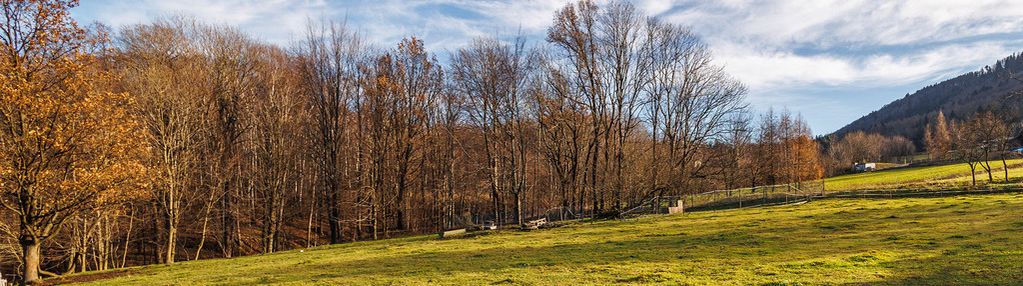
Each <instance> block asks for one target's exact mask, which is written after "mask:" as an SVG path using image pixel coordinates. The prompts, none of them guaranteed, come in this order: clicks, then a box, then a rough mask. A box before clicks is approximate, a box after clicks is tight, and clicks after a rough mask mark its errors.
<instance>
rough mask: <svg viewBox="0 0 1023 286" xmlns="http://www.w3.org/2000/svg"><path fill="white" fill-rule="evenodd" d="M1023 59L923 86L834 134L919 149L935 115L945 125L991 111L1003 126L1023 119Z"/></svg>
mask: <svg viewBox="0 0 1023 286" xmlns="http://www.w3.org/2000/svg"><path fill="white" fill-rule="evenodd" d="M1021 72H1023V54H1014V55H1011V56H1009V57H1007V58H1005V59H1002V60H999V61H997V62H996V63H995V64H994V65H992V66H985V67H984V68H982V69H980V70H979V71H974V72H970V73H966V74H963V75H960V76H957V77H955V78H952V79H949V80H945V81H942V82H940V83H937V84H934V85H930V86H927V87H924V88H922V89H920V90H918V91H916V92H914V93H912V94H907V95H906V96H905V97H903V98H901V99H898V100H896V101H893V102H891V103H889V104H887V105H885V106H884V107H882V108H881V109H878V110H877V111H874V112H871V113H870V114H867V115H866V116H863V117H861V118H860V119H857V120H856V121H853V122H852V123H849V125H846V126H845V127H842V128H841V129H839V130H838V131H836V132H835V133H834V134H835V135H837V137H839V138H840V137H842V136H844V135H845V134H847V133H851V132H854V131H864V132H867V133H880V134H883V135H888V136H891V135H900V136H904V137H906V138H909V139H911V140H913V142H914V143H915V144H916V145H917V148H922V147H923V134H924V127H925V126H927V122H928V121H929V120H932V119H933V118H934V117H935V116H936V115H937V114H938V111H939V110H940V111H944V112H945V116H946V117H947V118H948V119H949V120H953V121H961V120H967V119H970V118H972V117H973V116H974V115H975V114H977V113H978V112H983V111H991V112H993V113H994V114H998V115H999V116H1002V117H1004V118H1002V119H1003V120H1006V121H1007V122H1015V121H1018V120H1019V119H1020V118H1021V117H1023V109H1021V108H1023V94H1020V93H1021V92H1023V91H1021V89H1023V75H1021Z"/></svg>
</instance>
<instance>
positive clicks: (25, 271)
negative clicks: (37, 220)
mask: <svg viewBox="0 0 1023 286" xmlns="http://www.w3.org/2000/svg"><path fill="white" fill-rule="evenodd" d="M21 249H22V251H23V253H24V254H25V256H24V258H23V261H22V267H23V268H22V280H21V282H22V283H21V284H22V285H35V284H37V283H40V282H42V281H40V280H39V261H40V260H42V255H41V254H40V252H39V241H38V240H36V239H31V238H28V239H25V238H23V239H22V240H21Z"/></svg>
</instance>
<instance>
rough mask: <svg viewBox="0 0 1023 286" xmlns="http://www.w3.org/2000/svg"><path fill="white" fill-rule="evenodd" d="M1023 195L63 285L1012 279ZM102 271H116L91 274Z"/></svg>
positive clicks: (119, 274)
mask: <svg viewBox="0 0 1023 286" xmlns="http://www.w3.org/2000/svg"><path fill="white" fill-rule="evenodd" d="M1021 207H1023V195H1021V194H998V195H975V196H963V197H948V198H909V199H896V200H863V199H830V200H819V201H813V202H809V203H806V204H801V205H787V206H778V207H765V208H748V209H735V210H723V211H708V212H695V213H687V214H685V215H660V216H657V215H654V216H643V217H639V218H636V219H629V220H622V221H599V222H575V223H571V224H567V225H565V226H562V227H559V228H553V229H541V230H536V231H530V232H522V231H510V230H502V231H496V232H490V233H488V234H485V235H478V236H472V237H468V238H463V239H452V240H437V239H436V236H416V237H408V238H401V239H390V240H382V241H373V242H359V243H352V244H345V245H333V246H326V247H320V248H315V249H309V250H305V251H287V252H281V253H276V254H270V255H259V256H252V257H242V258H235V259H228V260H223V259H218V260H201V261H190V262H184V263H179V264H175V265H172V266H147V267H139V268H129V269H126V270H119V271H115V272H98V273H87V274H82V275H72V276H69V277H66V278H64V279H65V280H61V281H56V282H86V281H88V282H87V283H85V284H88V285H161V284H168V283H176V284H183V285H195V284H203V283H209V284H224V285H247V284H255V283H280V284H296V285H297V284H308V283H312V284H317V283H318V284H324V285H328V284H344V285H374V284H406V285H407V284H418V285H421V284H434V285H466V284H511V285H529V284H562V285H585V284H611V283H634V284H651V283H671V284H674V283H682V284H687V283H692V284H719V285H729V284H731V285H749V284H773V285H782V284H785V285H800V284H844V283H853V284H859V283H871V284H873V283H880V284H945V283H952V284H959V283H964V284H1009V283H1013V282H1018V281H1020V280H1021V279H1023V270H1021V269H1023V237H1021V236H1020V235H1019V233H1020V231H1023V218H1021V217H1020V215H1019V214H1018V213H1017V212H1009V211H1006V210H1010V209H1020V208H1021ZM96 278H109V279H102V280H96V281H89V280H91V279H96Z"/></svg>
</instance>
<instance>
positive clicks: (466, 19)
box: [72, 0, 1023, 134]
mask: <svg viewBox="0 0 1023 286" xmlns="http://www.w3.org/2000/svg"><path fill="white" fill-rule="evenodd" d="M565 3H566V1H563V0H557V1H554V0H551V1H540V0H536V1H528V0H525V1H468V0H435V1H392V0H374V1H325V0H222V1H213V0H207V1H203V0H170V1H161V0H140V1H128V0H83V1H82V3H81V6H80V7H78V8H75V9H74V10H73V11H72V14H73V16H74V17H75V18H76V19H77V20H78V21H80V22H83V23H88V22H93V21H99V22H103V23H106V24H108V25H111V26H113V27H114V28H117V27H121V26H123V25H131V24H138V23H146V22H149V21H151V20H152V19H154V18H157V17H160V16H162V15H172V14H184V15H192V16H195V17H198V18H200V19H203V20H205V21H208V22H213V23H222V24H229V25H233V26H237V27H240V28H241V29H243V30H244V31H247V32H248V33H250V34H251V35H253V36H254V37H256V38H258V39H262V40H265V41H269V42H274V43H278V44H281V45H288V44H289V43H291V42H293V41H295V39H297V38H298V37H300V36H301V34H302V31H303V29H304V26H305V23H306V21H307V20H308V19H310V18H312V19H321V18H327V19H336V20H341V21H345V20H346V21H347V22H348V23H349V24H350V25H351V26H353V27H355V28H356V29H357V30H358V31H360V32H361V33H362V34H363V35H364V36H366V37H368V38H369V39H370V40H371V41H372V42H373V43H374V44H375V45H376V46H377V47H390V46H392V45H395V44H396V43H397V42H398V41H399V40H400V39H401V38H402V37H405V36H409V35H416V36H418V37H420V38H422V39H423V40H424V41H425V42H426V44H427V47H428V48H430V49H431V50H433V51H434V52H436V53H438V54H439V56H440V57H441V58H444V57H446V55H447V53H448V52H450V51H454V50H455V49H457V48H459V47H461V46H463V45H464V44H466V43H468V42H469V41H470V40H471V39H472V38H474V37H477V36H482V35H494V34H496V35H499V36H503V37H511V36H514V35H518V34H520V33H521V34H523V35H525V36H526V37H527V38H528V39H530V40H531V41H533V43H534V44H535V43H537V42H538V41H542V40H543V37H544V34H545V31H546V27H547V25H548V24H550V22H551V19H552V15H553V12H554V11H555V10H556V9H558V8H560V7H562V6H564V4H565ZM634 3H635V4H636V6H638V7H640V8H641V9H643V10H644V11H646V12H647V13H648V14H650V15H655V16H657V17H660V18H662V19H663V20H666V21H670V22H674V23H681V24H685V25H689V26H691V27H692V28H693V30H694V31H696V32H697V33H698V34H700V35H701V36H702V37H703V38H704V40H705V41H706V42H707V43H709V44H710V46H711V48H712V49H713V50H714V54H715V60H716V62H717V63H719V64H721V65H723V66H724V67H725V69H726V70H727V71H728V72H729V73H731V74H732V75H733V76H735V77H737V78H738V79H739V80H741V81H743V82H744V83H745V84H747V85H748V86H749V90H750V93H749V101H750V102H751V104H752V105H753V107H754V108H755V109H756V110H758V111H763V110H767V109H768V108H774V109H783V108H787V109H789V110H790V111H792V112H794V113H800V114H802V115H803V117H804V118H806V119H807V121H808V122H809V123H810V126H811V128H813V131H814V133H816V134H825V133H829V132H831V131H834V130H836V129H838V128H840V127H842V126H843V125H845V124H846V123H848V122H851V121H852V120H855V119H856V118H859V117H860V116H862V115H865V114H867V113H869V112H870V111H873V110H875V109H878V108H880V107H881V106H883V105H885V104H886V103H888V102H890V101H892V100H895V99H897V98H901V97H903V96H904V95H905V94H907V93H912V92H913V91H916V90H917V89H919V88H922V87H924V86H926V85H929V84H932V83H935V82H938V81H941V80H943V79H947V78H950V77H952V76H955V75H957V74H960V73H964V72H968V71H973V70H978V69H980V68H981V67H983V66H985V65H989V64H992V63H994V61H996V60H998V59H1001V58H1003V57H1005V56H1008V55H1009V54H1012V53H1018V52H1021V51H1023V1H1011V0H969V1H964V0H958V1H938V0H910V1H856V0H838V1H828V0H814V1H796V0H793V1H739V0H720V1H689V0H679V1H670V0H661V1H656V0H636V1H634Z"/></svg>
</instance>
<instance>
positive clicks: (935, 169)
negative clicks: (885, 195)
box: [824, 159, 1023, 191]
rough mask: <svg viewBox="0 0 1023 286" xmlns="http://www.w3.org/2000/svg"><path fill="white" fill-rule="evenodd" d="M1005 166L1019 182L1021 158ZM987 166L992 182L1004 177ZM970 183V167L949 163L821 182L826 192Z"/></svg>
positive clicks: (980, 176)
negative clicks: (991, 175) (991, 171)
mask: <svg viewBox="0 0 1023 286" xmlns="http://www.w3.org/2000/svg"><path fill="white" fill-rule="evenodd" d="M1007 163H1008V164H1009V177H1010V178H1016V179H1019V178H1021V177H1023V159H1014V160H1009V161H1007ZM991 167H992V168H993V169H995V170H996V171H997V173H994V174H993V175H994V178H995V180H996V182H1000V181H1003V179H1004V177H1005V175H1004V173H1003V172H1002V170H1003V169H1002V162H1001V161H992V162H991ZM977 170H978V171H980V172H978V173H977V183H978V184H986V183H987V173H986V172H983V170H981V169H980V167H977ZM970 182H971V177H970V167H969V166H967V165H966V164H962V163H959V164H951V165H942V166H925V167H907V168H896V169H889V170H881V171H876V172H866V173H858V174H850V175H843V176H837V177H831V178H827V179H825V180H824V184H825V186H826V188H827V190H828V191H852V190H863V189H885V188H941V187H956V186H964V185H967V184H969V183H970Z"/></svg>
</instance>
